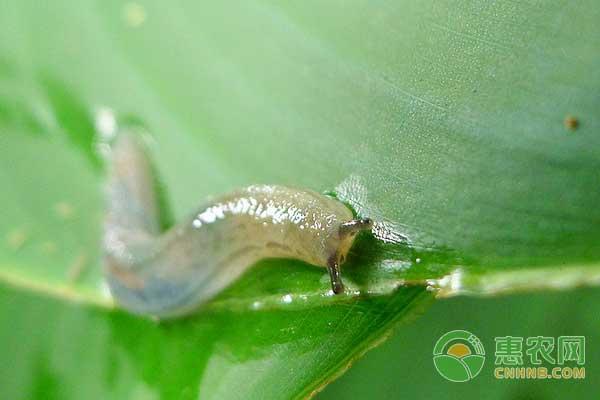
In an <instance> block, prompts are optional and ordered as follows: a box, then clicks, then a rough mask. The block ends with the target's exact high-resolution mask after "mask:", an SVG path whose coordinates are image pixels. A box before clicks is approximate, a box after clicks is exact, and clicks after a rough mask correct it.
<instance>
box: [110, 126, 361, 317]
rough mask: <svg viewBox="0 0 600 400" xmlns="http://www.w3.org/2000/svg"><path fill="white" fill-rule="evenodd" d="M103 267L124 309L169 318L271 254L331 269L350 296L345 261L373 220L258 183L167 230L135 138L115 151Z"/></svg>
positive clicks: (308, 194)
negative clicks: (344, 275)
mask: <svg viewBox="0 0 600 400" xmlns="http://www.w3.org/2000/svg"><path fill="white" fill-rule="evenodd" d="M110 167H111V175H110V181H109V184H108V215H107V218H106V222H105V230H104V268H105V275H106V279H107V282H108V284H109V287H110V290H111V293H112V295H113V297H114V298H115V299H116V300H117V302H118V303H119V304H120V305H121V306H123V307H124V308H125V309H127V310H129V311H131V312H134V313H137V314H145V315H151V316H156V317H160V318H170V317H177V316H182V315H186V314H188V313H190V312H191V311H193V310H195V309H196V308H198V307H199V306H201V305H202V304H203V303H204V302H206V301H207V300H209V299H211V298H212V297H214V296H215V295H216V294H218V293H219V292H220V291H221V290H223V289H224V288H225V287H227V286H229V285H230V284H231V283H232V282H233V281H235V280H236V279H237V278H239V277H240V275H242V274H243V273H244V272H245V271H246V270H247V269H248V268H249V267H251V266H252V265H253V264H254V263H256V262H257V261H259V260H261V259H264V258H273V257H278V258H294V259H299V260H302V261H305V262H307V263H310V264H313V265H315V266H319V267H325V268H327V269H328V270H329V275H330V277H331V284H332V290H333V291H334V293H341V292H343V284H342V281H341V276H340V268H339V266H340V264H342V263H343V262H344V260H345V257H346V255H347V253H348V251H349V249H350V247H351V246H352V243H353V241H354V238H355V236H356V234H357V233H358V232H359V231H360V230H364V229H370V228H371V221H370V220H369V219H361V220H355V219H353V215H352V212H351V211H350V209H348V208H347V207H346V206H345V205H344V204H342V203H341V202H339V201H337V200H335V199H334V198H331V197H328V196H325V195H321V194H318V193H316V192H312V191H308V190H297V189H291V188H288V187H283V186H274V185H256V186H250V187H248V188H245V189H241V190H238V191H235V192H233V193H230V194H227V195H224V196H222V197H219V198H216V199H214V200H213V201H211V202H210V203H208V204H205V205H204V206H202V207H200V208H199V209H198V210H197V211H196V212H195V213H193V214H192V215H191V216H190V217H189V218H187V219H185V220H184V221H183V222H181V223H179V224H177V225H175V226H174V227H172V228H170V229H169V230H168V231H166V232H164V233H162V232H160V226H159V218H158V207H157V199H156V194H155V192H154V189H153V187H154V179H153V176H152V173H151V171H152V169H151V166H150V163H149V161H148V159H147V158H146V155H145V152H144V148H143V146H142V145H141V143H140V142H139V141H138V140H137V139H136V138H135V137H133V136H127V135H123V136H121V137H119V138H118V139H117V142H116V143H115V145H114V147H113V151H112V153H111V165H110Z"/></svg>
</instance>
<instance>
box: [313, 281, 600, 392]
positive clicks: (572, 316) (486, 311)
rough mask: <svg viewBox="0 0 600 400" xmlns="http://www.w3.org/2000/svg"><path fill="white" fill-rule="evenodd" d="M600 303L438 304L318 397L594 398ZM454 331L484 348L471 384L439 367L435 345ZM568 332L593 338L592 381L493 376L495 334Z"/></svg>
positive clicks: (585, 296)
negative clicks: (448, 376)
mask: <svg viewBox="0 0 600 400" xmlns="http://www.w3.org/2000/svg"><path fill="white" fill-rule="evenodd" d="M599 302H600V291H598V290H597V289H579V290H573V291H568V292H555V293H535V294H519V295H515V296H511V297H499V298H485V299H478V298H464V297H460V298H453V299H448V300H443V301H438V302H436V303H435V304H434V305H433V306H432V307H431V308H430V309H428V310H427V312H426V313H425V314H424V315H423V316H422V317H421V318H420V319H418V320H416V321H414V323H412V324H409V325H402V326H400V327H399V329H398V330H397V332H396V333H395V334H394V335H393V336H392V337H391V338H390V339H389V341H388V342H386V343H384V344H383V345H381V347H378V348H377V349H375V350H373V351H372V352H370V353H368V354H367V355H366V356H365V357H364V358H363V359H361V360H360V361H359V362H357V363H356V365H354V367H352V368H351V369H350V370H349V371H348V372H347V373H346V374H345V375H344V376H342V377H341V378H340V379H339V380H338V381H336V382H334V383H333V384H331V385H330V386H328V387H327V388H326V389H325V390H324V392H323V393H322V394H321V395H320V396H319V398H321V399H348V398H361V399H363V398H375V399H389V398H398V399H434V398H435V399H481V398H486V399H505V400H512V399H514V400H525V399H530V400H538V399H539V400H545V399H593V398H595V397H596V395H597V393H599V391H600V380H599V379H598V369H599V367H598V366H599V365H600V352H599V351H598V344H597V343H598V338H599V337H600V320H599V319H598V317H597V309H598V304H599ZM454 329H464V330H467V331H469V332H471V333H473V334H475V335H476V336H477V337H479V339H480V340H481V341H482V342H483V345H484V347H485V351H486V360H485V364H484V367H483V370H482V371H481V373H480V374H479V375H478V376H477V377H475V378H474V379H473V380H471V381H468V382H463V383H454V382H448V381H446V380H445V379H443V378H442V377H441V376H440V375H439V374H438V372H437V371H436V370H435V369H434V366H433V361H432V352H433V346H434V344H435V342H436V341H437V340H438V339H439V338H440V336H442V335H443V334H444V333H446V332H448V331H451V330H454ZM561 335H563V336H585V337H586V343H585V344H586V363H585V367H586V377H585V379H583V380H574V379H571V380H562V381H555V380H551V381H546V380H531V379H530V380H523V379H522V380H517V379H513V380H497V379H496V378H494V376H493V373H494V367H495V366H494V365H493V364H494V352H495V342H494V338H495V337H497V336H521V337H530V336H552V337H554V338H555V340H556V338H557V337H558V336H561ZM525 348H526V346H525V344H524V345H523V357H524V358H523V359H524V362H525V365H530V363H529V361H528V356H527V355H526V354H525ZM546 366H547V367H548V368H549V369H550V368H551V367H552V365H549V364H546Z"/></svg>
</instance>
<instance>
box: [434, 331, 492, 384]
mask: <svg viewBox="0 0 600 400" xmlns="http://www.w3.org/2000/svg"><path fill="white" fill-rule="evenodd" d="M484 362H485V350H484V349H483V344H482V343H481V340H479V338H478V337H477V336H475V335H473V334H472V333H471V332H467V331H463V330H455V331H450V332H448V333H446V334H445V335H443V336H442V337H441V338H439V339H438V341H437V342H436V343H435V347H434V348H433V364H434V365H435V369H436V370H437V371H438V372H439V373H440V375H441V376H443V377H444V378H446V379H448V380H449V381H451V382H467V381H470V380H471V379H473V378H475V377H476V376H477V375H479V373H480V372H481V369H482V368H483V363H484Z"/></svg>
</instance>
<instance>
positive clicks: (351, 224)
mask: <svg viewBox="0 0 600 400" xmlns="http://www.w3.org/2000/svg"><path fill="white" fill-rule="evenodd" d="M371 228H373V220H371V219H370V218H361V219H353V220H351V221H348V222H344V223H342V224H341V225H340V227H339V230H338V240H339V241H338V246H337V249H336V251H335V252H334V253H333V254H332V255H331V256H330V257H329V260H328V261H327V269H328V270H329V276H330V278H331V289H332V290H333V292H334V293H335V294H339V293H343V291H344V284H343V283H342V278H341V275H340V265H341V264H343V263H344V262H345V261H346V256H347V255H348V252H349V251H350V248H351V247H352V244H353V243H354V239H355V238H356V236H357V235H358V234H359V233H360V232H361V231H367V230H371Z"/></svg>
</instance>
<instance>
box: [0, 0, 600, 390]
mask: <svg viewBox="0 0 600 400" xmlns="http://www.w3.org/2000/svg"><path fill="white" fill-rule="evenodd" d="M599 17H600V9H599V8H598V7H597V6H596V5H595V4H594V2H593V1H591V0H587V1H584V2H582V3H578V5H576V6H575V5H574V6H569V7H564V5H563V4H560V3H558V2H556V3H555V2H546V3H544V4H542V5H540V6H538V7H531V6H530V5H527V4H516V3H502V4H495V3H494V4H488V3H479V2H469V1H460V2H458V3H456V2H440V1H422V2H407V1H403V2H399V3H394V4H392V3H390V4H375V5H374V4H370V3H369V4H367V3H361V2H352V3H348V2H327V3H323V2H314V3H312V2H302V3H301V4H300V3H298V4H296V3H290V4H281V3H280V2H269V1H264V2H262V1H255V2H242V3H234V4H227V3H214V4H198V3H195V2H190V3H189V4H183V5H165V4H164V3H160V2H144V3H143V4H142V3H139V4H138V3H106V2H99V3H96V2H91V1H81V2H77V3H74V2H68V1H59V2H53V3H52V4H51V5H50V4H38V3H37V2H31V1H24V2H13V3H10V4H9V3H6V4H2V5H0V187H2V188H3V193H2V196H1V197H0V213H1V214H0V221H1V222H0V238H3V239H4V240H3V241H2V244H1V245H0V279H2V280H3V281H4V282H6V283H8V284H9V285H11V286H13V287H20V288H29V289H33V290H34V291H36V292H38V293H47V294H52V295H56V296H58V297H59V298H61V299H63V300H64V299H71V300H76V301H79V302H81V303H82V305H80V306H78V307H74V306H72V305H69V304H62V303H61V302H56V301H54V300H53V301H50V300H48V301H49V302H50V303H49V304H46V305H43V306H42V305H37V303H38V302H39V300H34V298H30V297H28V295H26V294H21V292H15V291H13V290H14V289H10V288H8V286H7V288H6V289H3V291H4V293H5V294H3V296H4V297H5V298H6V299H14V302H15V305H14V307H9V306H8V305H4V304H3V306H2V307H3V312H2V314H3V316H4V317H5V318H7V319H11V320H12V319H15V320H16V319H17V317H19V318H23V320H22V321H20V322H19V324H17V323H15V325H14V326H13V325H12V324H6V323H5V324H4V325H3V326H2V328H1V329H0V334H1V335H2V336H3V337H6V338H12V340H8V339H7V340H5V341H4V342H3V343H6V344H3V345H2V346H3V348H2V351H3V354H5V353H6V354H10V355H11V356H10V357H9V359H11V360H14V359H16V358H18V357H19V356H18V354H19V353H18V352H16V351H15V350H14V349H15V348H27V349H28V350H27V354H28V356H27V357H25V356H24V357H23V364H22V366H21V367H20V368H15V369H14V371H13V372H12V373H11V376H9V377H7V378H6V379H11V378H14V379H15V381H19V382H21V384H20V385H16V386H13V387H12V388H11V389H10V390H14V391H15V393H12V392H11V393H10V394H11V395H13V396H8V394H7V396H6V397H15V396H16V397H20V396H21V395H23V396H24V395H25V393H24V392H20V391H19V390H25V389H26V388H28V387H35V386H36V385H33V384H32V383H31V382H30V380H31V379H35V380H39V382H41V383H39V385H41V387H43V388H45V387H48V386H50V387H52V388H54V389H52V390H57V391H58V394H57V396H59V397H63V398H64V397H67V398H70V397H83V396H85V395H86V394H87V395H89V394H90V393H94V394H97V393H102V395H103V397H111V396H113V397H119V396H118V395H119V394H123V393H127V394H129V395H138V396H143V395H144V394H147V393H146V392H149V393H154V394H157V393H159V394H172V393H180V394H181V393H183V391H184V390H185V394H186V396H189V397H196V395H197V394H198V393H204V394H206V395H207V397H210V396H211V395H215V396H217V395H218V396H219V397H236V396H241V394H240V393H246V394H248V396H244V397H245V398H248V397H252V395H255V396H256V397H261V395H262V394H265V393H267V392H268V394H270V395H273V397H298V396H303V395H306V394H308V393H310V392H311V391H312V390H315V389H317V388H318V387H320V386H321V385H322V384H324V383H325V382H327V381H328V380H330V379H333V377H334V376H336V374H338V373H339V372H340V371H341V370H342V369H343V367H344V366H345V365H346V364H347V363H348V362H350V361H351V360H353V359H354V358H355V357H357V356H358V355H360V354H361V353H362V352H363V351H365V350H366V349H368V348H369V347H371V346H373V345H374V344H375V343H377V342H378V341H379V340H381V338H382V337H383V335H384V333H385V332H388V331H389V329H390V328H391V327H392V326H393V325H394V324H395V323H396V322H397V321H398V320H400V319H401V318H402V317H403V316H404V315H405V314H407V313H409V312H410V311H411V310H412V309H413V308H415V307H420V306H421V303H423V302H424V301H425V300H426V299H427V298H429V297H430V295H428V294H427V292H425V289H424V286H425V285H427V286H431V287H433V288H438V289H439V292H438V293H439V295H441V296H443V295H446V296H450V295H455V294H464V293H473V294H494V293H503V292H509V291H513V290H532V289H541V288H565V287H573V286H576V285H581V284H597V283H598V282H600V246H598V244H597V243H598V240H599V238H600V223H599V222H600V208H598V207H596V205H597V204H598V203H599V200H600V192H599V191H598V190H597V189H596V187H597V184H598V179H599V175H598V171H600V146H599V145H600V137H599V136H598V135H597V134H596V132H598V129H599V128H600V122H599V120H598V109H600V108H599V106H600V98H599V97H598V93H599V89H600V75H599V74H598V72H597V71H600V59H599V58H598V57H597V54H598V50H599V43H600V32H599V29H598V24H597V21H598V19H599ZM575 22H576V23H575ZM569 116H572V117H574V118H576V120H577V121H578V126H577V128H576V129H573V128H569V126H573V123H571V124H570V125H569V123H567V124H565V121H566V120H568V117H569ZM113 117H114V118H115V120H114V122H115V123H116V124H133V125H135V126H136V127H138V128H139V129H141V130H143V131H144V132H145V136H146V137H148V138H149V141H150V145H151V153H152V154H151V155H152V158H153V160H154V161H155V164H156V168H157V171H158V172H159V174H160V176H161V180H162V182H164V184H165V188H164V189H165V190H164V191H165V192H166V193H167V194H168V199H169V203H170V204H171V206H172V210H173V219H174V220H179V219H180V218H182V217H183V216H184V215H186V214H187V213H189V212H190V210H192V209H193V208H194V207H195V206H197V205H198V204H199V203H200V201H202V200H203V199H204V198H205V197H206V196H207V195H209V194H219V193H224V192H227V191H229V190H231V189H233V188H234V187H238V186H243V185H248V184H254V183H279V184H286V185H291V186H297V187H302V188H310V189H314V190H318V191H326V190H327V191H335V192H336V194H337V195H338V197H340V198H341V199H342V200H344V201H346V202H348V203H350V204H351V205H352V206H353V207H354V208H355V209H356V210H357V211H358V212H359V214H361V215H365V216H371V217H373V218H374V219H375V220H376V221H378V223H379V224H378V226H377V229H376V231H375V237H373V236H363V237H362V238H360V240H359V243H357V245H356V246H355V248H354V249H353V252H352V254H351V257H350V258H349V261H348V263H347V265H346V266H345V269H344V277H345V279H346V283H347V284H348V287H349V289H350V290H349V291H348V293H347V294H345V295H343V296H327V295H326V293H327V281H326V278H324V273H323V271H322V270H319V269H316V268H313V267H310V266H307V265H305V264H302V263H299V262H295V261H291V260H268V261H264V262H261V263H259V265H257V266H256V267H255V268H254V269H253V270H252V271H250V273H249V274H247V275H246V276H245V277H244V278H243V279H242V280H240V281H239V282H238V283H236V284H235V285H234V286H233V287H231V288H229V289H228V290H227V291H225V292H224V293H222V294H221V295H219V297H218V298H217V299H215V300H214V301H213V302H211V303H210V304H209V305H208V306H207V307H206V309H205V310H204V311H203V312H202V313H201V314H200V315H198V316H196V317H195V318H194V319H192V320H190V321H187V322H181V323H179V324H178V323H173V324H168V325H164V326H163V325H158V326H156V325H153V324H152V323H150V322H148V321H145V320H140V319H136V318H134V317H130V316H125V315H122V314H114V311H111V309H112V308H114V305H113V304H112V302H111V300H110V298H109V297H108V295H107V293H106V290H105V289H104V287H103V284H102V277H101V268H100V263H99V254H100V251H99V243H100V241H99V234H100V224H101V221H102V216H103V206H102V184H103V182H104V170H103V165H102V162H101V156H100V154H101V150H102V149H101V146H102V141H103V138H102V134H101V133H102V132H103V131H104V132H106V131H107V130H108V131H110V130H111V123H112V122H113V120H112V118H113ZM402 236H405V237H407V238H408V241H407V242H402V241H399V240H398V238H401V237H402ZM384 239H385V240H384ZM398 288H400V289H398ZM39 314H43V315H47V316H48V318H40V317H39ZM21 315H22V316H21ZM55 315H56V316H58V315H60V316H63V315H64V318H65V320H64V322H63V323H61V324H60V326H55V325H53V322H52V320H53V316H55ZM61 318H62V317H61ZM55 319H56V318H55ZM238 320H239V322H238ZM114 321H117V322H114ZM328 322H331V323H332V324H333V325H332V326H333V327H330V326H329V325H327V323H328ZM48 324H50V325H52V326H48ZM238 324H239V326H238ZM13 329H17V330H18V329H20V330H21V331H22V332H23V334H21V335H15V336H13V335H14V332H13ZM31 331H34V332H36V334H35V335H34V334H31V335H32V337H31V338H28V339H27V340H23V343H29V344H28V345H25V344H23V345H21V346H25V347H19V346H17V345H16V344H11V343H13V342H14V341H15V338H17V339H19V340H22V337H23V336H27V332H31ZM97 331H98V333H96V334H97V335H98V336H97V337H93V338H92V337H89V338H88V336H86V335H87V334H89V332H97ZM37 332H48V334H42V333H37ZM219 332H222V334H223V335H224V336H225V337H224V338H223V341H222V342H221V341H219V340H220V339H219V340H218V339H215V338H216V337H217V336H219V335H220V333H219ZM48 335H49V336H51V337H46V336H48ZM38 336H39V337H38ZM121 336H123V337H122V338H121ZM289 337H292V339H289V341H288V338H289ZM61 338H62V340H67V339H65V338H71V339H70V340H71V341H74V342H77V343H78V344H79V346H80V349H82V351H83V349H88V348H90V347H92V346H98V349H97V350H96V351H97V352H98V354H97V357H96V358H95V359H96V360H97V362H96V363H95V364H94V365H96V364H98V365H107V364H110V365H109V366H108V367H105V369H104V370H105V371H106V373H105V375H103V376H101V377H100V376H95V375H94V374H93V373H92V370H86V371H87V372H86V373H85V374H83V375H82V378H81V379H84V380H85V383H84V384H81V387H80V388H78V389H77V390H81V392H80V393H66V392H64V391H66V390H67V389H65V388H64V387H65V385H68V387H71V386H72V385H74V384H75V379H79V378H78V375H77V373H78V370H79V369H80V368H81V364H82V361H81V360H80V359H77V357H74V356H73V355H69V354H68V353H69V351H68V350H67V348H66V347H64V346H66V344H63V345H62V346H63V347H60V346H59V345H58V344H57V343H58V342H57V340H59V339H61ZM94 340H96V341H94ZM211 340H212V341H211ZM138 341H139V343H138ZM34 342H35V343H36V344H35V345H34V344H33V343H34ZM317 342H318V343H329V345H328V346H329V347H327V348H329V349H331V348H333V350H331V351H326V350H324V349H325V347H324V348H321V350H320V351H321V352H320V353H319V352H315V350H314V349H315V346H316V344H315V343H317ZM67 343H70V341H67ZM119 343H120V344H119ZM211 343H212V344H213V345H212V346H211ZM119 346H120V347H119ZM54 347H57V348H59V349H62V350H60V351H61V352H60V353H52V354H51V355H48V354H47V353H49V352H51V351H53V350H52V348H54ZM113 347H115V348H113ZM120 348H123V349H121V350H119V349H120ZM115 352H116V354H115ZM120 352H124V353H125V355H123V354H121V353H120ZM111 354H112V355H111ZM101 355H104V357H101ZM302 355H306V357H304V356H302ZM122 358H125V359H126V360H125V361H122V360H121V359H122ZM257 360H258V361H257ZM250 361H256V362H250ZM113 364H114V365H113ZM90 368H91V367H90ZM212 368H214V369H212ZM229 369H230V370H232V371H235V373H233V372H232V375H226V377H225V378H221V377H220V374H222V373H225V372H226V371H227V370H229ZM17 375H18V376H20V377H21V378H19V379H17V378H16V376H17ZM132 381H135V384H136V386H135V387H134V385H133V384H131V382H132ZM128 383H129V385H128ZM30 384H31V386H30ZM0 387H2V388H3V389H2V390H8V389H4V388H6V387H7V386H6V385H4V384H2V385H0ZM240 388H243V390H244V391H245V392H239V391H238V390H239V389H240ZM49 390H50V389H49ZM134 390H135V391H138V392H135V391H134ZM61 391H62V392H61ZM2 394H5V393H2ZM27 395H31V396H33V394H32V393H27ZM3 397H4V396H3ZM26 397H27V396H26Z"/></svg>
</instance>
